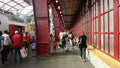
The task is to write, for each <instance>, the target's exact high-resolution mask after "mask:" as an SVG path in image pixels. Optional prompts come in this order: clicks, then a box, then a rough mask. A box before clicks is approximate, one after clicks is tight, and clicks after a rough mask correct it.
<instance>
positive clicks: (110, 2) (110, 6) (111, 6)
mask: <svg viewBox="0 0 120 68" xmlns="http://www.w3.org/2000/svg"><path fill="white" fill-rule="evenodd" d="M108 1H109V9H112V8H113V0H108Z"/></svg>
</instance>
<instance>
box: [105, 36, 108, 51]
mask: <svg viewBox="0 0 120 68" xmlns="http://www.w3.org/2000/svg"><path fill="white" fill-rule="evenodd" d="M105 52H106V53H108V34H105Z"/></svg>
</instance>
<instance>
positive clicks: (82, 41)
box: [78, 32, 87, 61]
mask: <svg viewBox="0 0 120 68" xmlns="http://www.w3.org/2000/svg"><path fill="white" fill-rule="evenodd" d="M86 41H87V36H86V35H85V34H84V32H82V35H80V36H79V41H78V43H79V49H80V56H81V58H82V59H84V60H85V61H86V48H87V44H86Z"/></svg>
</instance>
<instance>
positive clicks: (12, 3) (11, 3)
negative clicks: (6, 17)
mask: <svg viewBox="0 0 120 68" xmlns="http://www.w3.org/2000/svg"><path fill="white" fill-rule="evenodd" d="M7 4H8V5H11V6H14V5H16V3H15V2H12V1H11V2H9V3H7Z"/></svg>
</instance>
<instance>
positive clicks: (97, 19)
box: [96, 18, 98, 32]
mask: <svg viewBox="0 0 120 68" xmlns="http://www.w3.org/2000/svg"><path fill="white" fill-rule="evenodd" d="M96 32H98V18H96Z"/></svg>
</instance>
